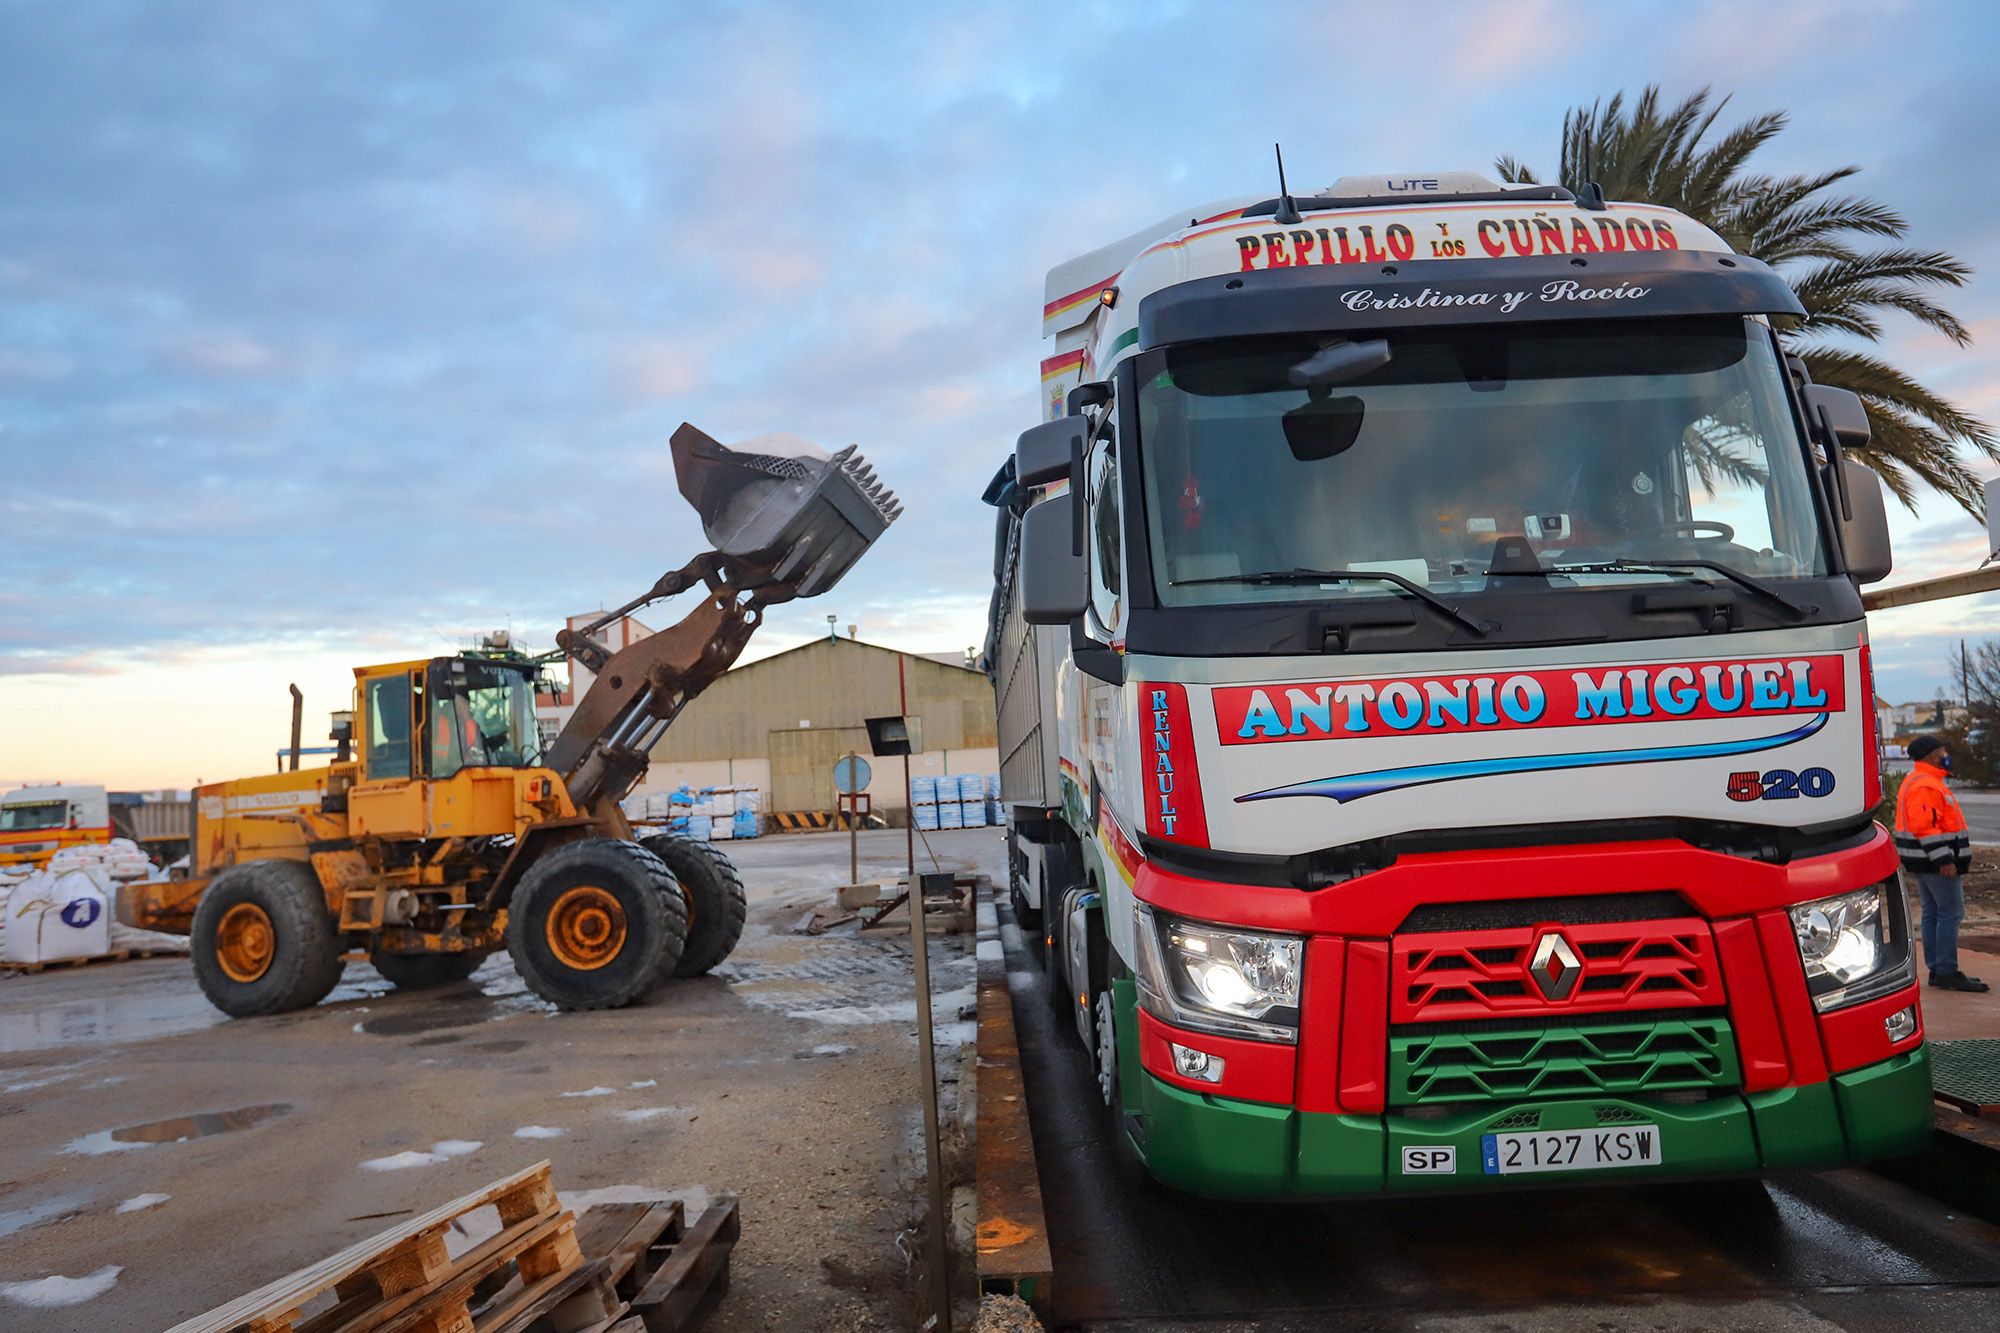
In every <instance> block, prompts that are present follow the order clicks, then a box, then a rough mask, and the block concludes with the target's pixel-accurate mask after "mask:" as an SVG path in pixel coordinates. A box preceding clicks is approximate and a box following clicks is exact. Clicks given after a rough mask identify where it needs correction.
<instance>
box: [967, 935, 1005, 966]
mask: <svg viewBox="0 0 2000 1333" xmlns="http://www.w3.org/2000/svg"><path fill="white" fill-rule="evenodd" d="M974 956H975V957H976V958H978V959H979V961H980V962H982V963H1004V962H1006V961H1007V954H1006V951H1005V950H1003V949H1002V948H1001V947H1000V941H999V940H981V941H979V948H978V949H977V950H975V951H974Z"/></svg>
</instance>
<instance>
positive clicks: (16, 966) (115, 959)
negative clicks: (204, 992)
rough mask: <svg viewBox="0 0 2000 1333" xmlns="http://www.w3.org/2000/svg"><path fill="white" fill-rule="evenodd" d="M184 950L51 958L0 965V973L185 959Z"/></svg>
mask: <svg viewBox="0 0 2000 1333" xmlns="http://www.w3.org/2000/svg"><path fill="white" fill-rule="evenodd" d="M187 956H188V951H187V950H186V949H113V950H112V951H111V952H110V953H100V954H92V955H91V956H90V957H88V958H51V959H50V960H49V961H48V962H46V963H0V972H19V973H22V974H23V975H26V976H33V975H34V974H35V973H37V972H46V971H48V970H50V969H51V968H58V967H84V966H86V965H88V964H90V963H122V962H124V961H126V960H127V959H130V958H185V957H187Z"/></svg>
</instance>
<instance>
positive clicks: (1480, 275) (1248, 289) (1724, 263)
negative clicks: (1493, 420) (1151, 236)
mask: <svg viewBox="0 0 2000 1333" xmlns="http://www.w3.org/2000/svg"><path fill="white" fill-rule="evenodd" d="M1804 314H1805V307H1803V306H1801V305H1800V304H1799V299H1798V297H1797V296H1795V295H1794V294H1793V293H1792V289H1791V287H1790V286H1789V285H1788V284H1787V283H1786V282H1785V280H1784V279H1783V278H1781V277H1779V276H1778V275H1777V274H1776V273H1775V272H1773V271H1772V270H1771V268H1770V267H1769V266H1768V265H1766V264H1764V263H1762V262H1760V261H1758V260H1755V259H1751V258H1749V257H1748V256H1746V255H1733V254H1717V253H1715V252H1713V251H1697V250H1679V251H1674V252H1671V253H1664V254H1663V253H1660V252H1659V251H1653V252H1651V253H1646V254H1637V255H1633V254H1623V255H1618V254H1614V255H1596V256H1592V257H1590V258H1588V259H1586V258H1583V257H1581V256H1568V257H1565V256H1561V255H1550V256H1536V257H1532V258H1508V259H1493V260H1484V261H1478V262H1471V263H1468V262H1467V261H1465V260H1454V259H1439V260H1415V261H1411V262H1408V263H1395V264H1383V265H1379V266H1371V267H1368V268H1366V269H1363V268H1360V267H1359V266H1355V265H1346V264H1342V265H1332V266H1328V267H1326V268H1323V269H1322V268H1304V269H1301V268H1289V269H1264V270H1258V271H1256V272H1251V273H1227V274H1216V275H1214V276H1211V277H1205V278H1196V279H1194V280H1192V281H1190V282H1182V283H1176V284H1174V285H1173V286H1171V287H1163V288H1161V289H1160V290H1159V291H1156V292H1153V293H1152V294H1150V295H1148V296H1147V297H1146V298H1145V299H1144V300H1142V301H1141V302H1140V303H1139V345H1140V346H1141V347H1144V348H1153V347H1165V346H1169V345H1172V344H1175V343H1188V342H1200V341H1204V340H1207V339H1210V338H1242V337H1254V336H1256V335H1259V334H1271V333H1310V332H1317V331H1320V330H1346V329H1395V328H1410V327H1420V326H1426V325H1449V324H1498V323H1522V324H1525V323H1539V322H1546V321H1550V320H1576V319H1654V318H1661V317H1671V316H1686V315H1793V316H1801V317H1802V316H1803V315H1804Z"/></svg>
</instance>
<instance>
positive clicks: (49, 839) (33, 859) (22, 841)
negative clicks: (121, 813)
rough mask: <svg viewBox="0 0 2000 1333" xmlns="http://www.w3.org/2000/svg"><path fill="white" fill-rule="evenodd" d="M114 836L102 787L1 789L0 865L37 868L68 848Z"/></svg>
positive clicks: (1, 866)
mask: <svg viewBox="0 0 2000 1333" xmlns="http://www.w3.org/2000/svg"><path fill="white" fill-rule="evenodd" d="M109 841H111V808H110V804H109V797H108V795H107V794H106V792H105V790H104V788H102V787H90V786H78V785H75V784H70V785H56V786H43V787H17V788H15V789H14V790H13V791H10V792H5V793H0V870H8V869H13V870H32V869H34V868H36V867H38V866H43V865H46V864H48V860H49V858H50V857H52V856H54V855H55V854H56V853H57V852H58V851H60V850H61V849H63V848H64V847H68V846H72V845H75V844H78V843H91V842H98V843H101V842H109Z"/></svg>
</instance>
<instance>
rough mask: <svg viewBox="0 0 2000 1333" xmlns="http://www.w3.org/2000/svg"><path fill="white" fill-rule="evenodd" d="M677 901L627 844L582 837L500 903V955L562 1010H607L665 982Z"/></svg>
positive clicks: (683, 930) (679, 924)
mask: <svg viewBox="0 0 2000 1333" xmlns="http://www.w3.org/2000/svg"><path fill="white" fill-rule="evenodd" d="M686 941H687V906H686V903H685V902H684V901H683V899H682V897H681V895H680V894H679V893H678V892H677V891H676V887H675V884H674V877H673V875H672V874H671V873H670V872H669V871H668V870H667V867H666V865H665V863H663V862H662V861H661V860H660V858H659V857H657V856H655V855H653V853H651V852H649V851H647V850H646V849H645V848H644V847H641V846H640V845H639V844H638V843H636V842H626V841H624V840H622V839H619V838H587V839H584V840H583V841H581V842H572V843H565V844H564V845H563V846H560V847H557V848H556V849H554V850H553V851H551V852H549V853H547V854H546V855H544V856H543V857H542V858H541V859H540V860H538V861H537V862H535V864H534V865H532V866H530V867H529V868H528V872H527V873H526V874H525V875H523V876H522V877H521V882H520V884H519V885H517V886H516V887H515V889H514V896H513V899H512V900H511V901H510V902H509V904H508V907H507V952H508V953H509V954H510V955H511V956H512V957H513V959H514V967H515V969H516V970H517V971H519V972H520V974H521V979H522V980H523V981H525V982H527V984H528V989H529V990H531V991H533V992H534V993H535V994H537V995H539V996H541V997H542V998H543V999H544V1000H547V1001H549V1002H550V1003H552V1004H555V1005H557V1006H558V1007H560V1008H563V1009H615V1008H617V1007H618V1006H620V1005H625V1004H630V1003H632V1002H633V1001H634V1000H637V999H639V998H640V997H642V996H644V995H646V994H647V993H648V992H650V991H652V990H653V989H654V988H656V987H657V986H659V985H660V983H661V982H663V981H665V980H666V979H667V977H668V975H669V974H670V973H672V971H673V970H674V965H675V964H676V963H678V962H679V961H680V959H681V950H682V949H683V948H684V947H685V945H686Z"/></svg>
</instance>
